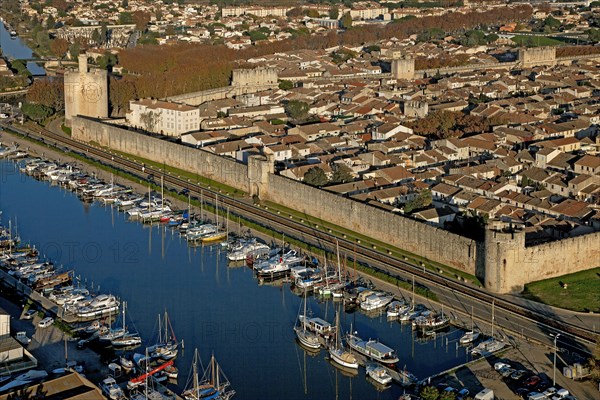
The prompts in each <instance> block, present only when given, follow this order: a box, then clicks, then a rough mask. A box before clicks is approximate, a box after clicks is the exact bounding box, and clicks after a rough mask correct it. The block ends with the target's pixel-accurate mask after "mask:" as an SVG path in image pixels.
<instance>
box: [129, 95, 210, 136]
mask: <svg viewBox="0 0 600 400" xmlns="http://www.w3.org/2000/svg"><path fill="white" fill-rule="evenodd" d="M129 109H130V110H131V111H129V112H128V113H127V115H126V119H127V122H128V123H129V124H130V125H131V126H133V127H135V128H141V129H144V130H146V131H148V132H153V133H159V134H161V135H166V136H176V137H179V136H181V135H182V134H184V133H188V132H193V131H197V130H199V129H200V109H199V108H198V107H192V106H188V105H186V104H179V103H173V102H169V101H161V100H155V99H140V100H131V101H130V102H129Z"/></svg>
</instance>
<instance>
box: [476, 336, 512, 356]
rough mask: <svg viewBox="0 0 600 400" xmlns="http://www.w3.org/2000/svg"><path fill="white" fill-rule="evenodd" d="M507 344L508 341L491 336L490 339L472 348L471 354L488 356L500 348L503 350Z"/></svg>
mask: <svg viewBox="0 0 600 400" xmlns="http://www.w3.org/2000/svg"><path fill="white" fill-rule="evenodd" d="M505 346H506V343H504V342H503V341H501V340H496V339H494V338H489V339H488V340H486V341H483V342H481V343H479V344H478V345H477V346H475V347H474V348H473V349H471V354H472V355H480V356H483V357H487V356H489V355H490V354H492V353H494V352H496V351H498V350H502V349H503V348H504V347H505Z"/></svg>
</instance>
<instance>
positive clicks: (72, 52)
mask: <svg viewBox="0 0 600 400" xmlns="http://www.w3.org/2000/svg"><path fill="white" fill-rule="evenodd" d="M80 52H81V46H80V45H79V43H78V42H75V43H71V45H70V46H69V56H70V57H71V60H77V57H79V53H80Z"/></svg>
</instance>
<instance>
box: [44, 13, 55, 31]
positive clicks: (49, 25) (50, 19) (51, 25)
mask: <svg viewBox="0 0 600 400" xmlns="http://www.w3.org/2000/svg"><path fill="white" fill-rule="evenodd" d="M55 25H56V20H55V19H54V17H53V16H52V15H48V18H47V19H46V29H54V26H55Z"/></svg>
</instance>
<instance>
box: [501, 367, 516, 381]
mask: <svg viewBox="0 0 600 400" xmlns="http://www.w3.org/2000/svg"><path fill="white" fill-rule="evenodd" d="M498 372H499V373H500V375H502V377H503V378H508V377H509V376H511V375H512V374H513V372H515V369H514V368H510V367H504V368H502V369H501V370H500V371H498Z"/></svg>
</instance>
